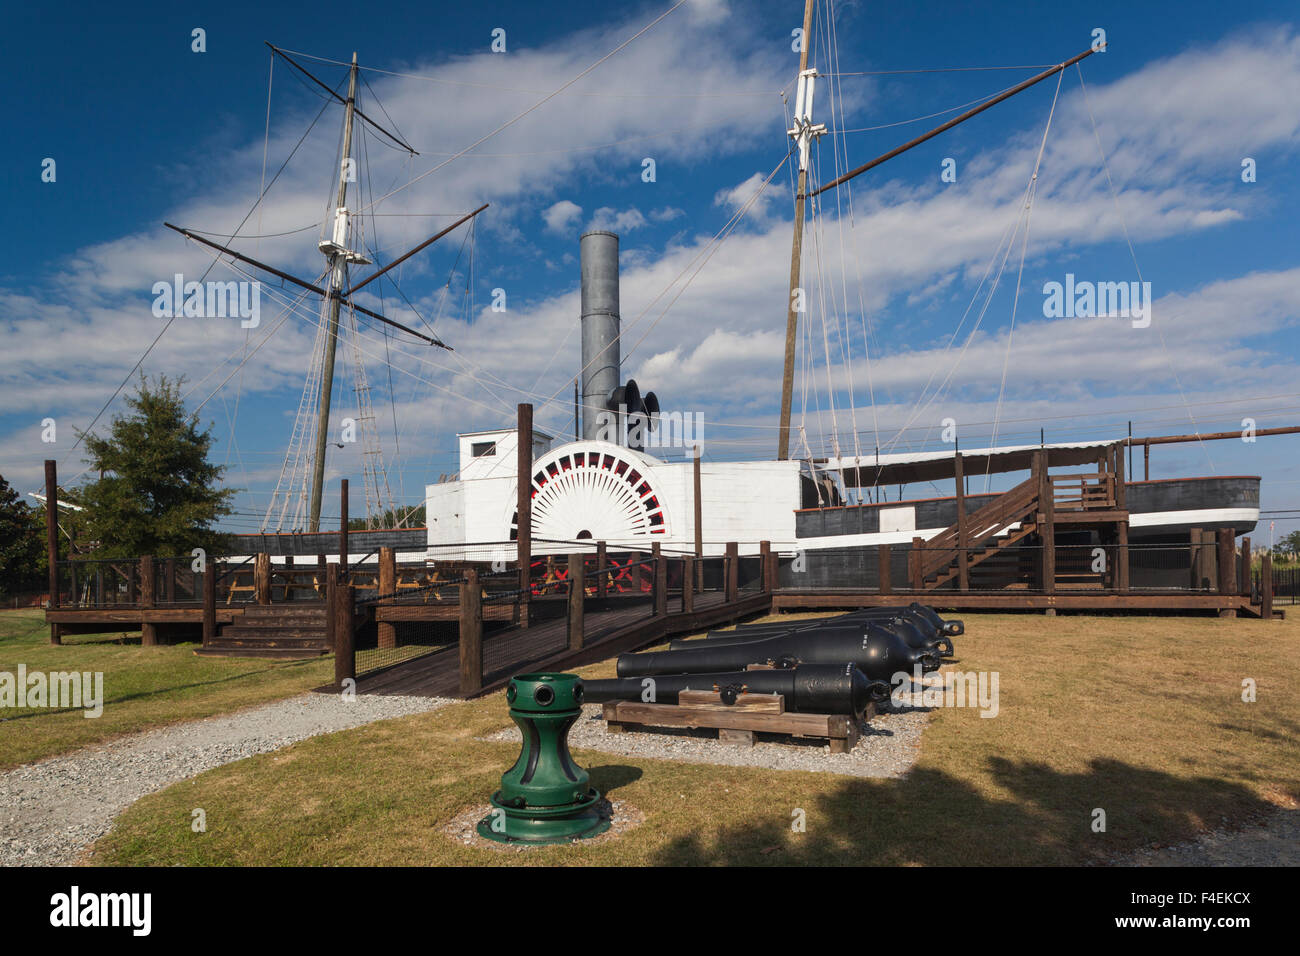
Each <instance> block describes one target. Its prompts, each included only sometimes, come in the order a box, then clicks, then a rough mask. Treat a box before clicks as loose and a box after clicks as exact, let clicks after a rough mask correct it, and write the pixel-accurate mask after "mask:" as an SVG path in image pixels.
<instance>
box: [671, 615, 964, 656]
mask: <svg viewBox="0 0 1300 956" xmlns="http://www.w3.org/2000/svg"><path fill="white" fill-rule="evenodd" d="M871 624H875V625H879V626H881V627H887V628H889V629H890V630H893V631H896V632H897V633H898V635H899V636H900V637H901V638H903V640H904V641H905V642H906V643H907V645H908V646H909V647H911V648H913V649H915V650H933V651H936V652H937V653H938V654H939V655H940V656H941V657H952V656H953V654H954V653H955V652H954V648H953V643H952V639H951V638H950V637H948V636H946V634H945V632H943V631H940V630H937V629H935V628H934V627H932V626H931V624H930V622H929V621H928V620H927V619H926V618H924V617H921V616H919V615H916V614H911V613H907V609H903V611H902V612H900V613H894V614H889V615H857V614H845V615H841V616H840V617H833V618H823V619H820V620H812V621H790V622H785V623H782V622H780V621H772V622H769V623H767V624H753V625H744V626H741V627H738V628H736V629H735V630H732V631H710V632H709V634H708V636H707V637H705V638H704V639H702V640H699V639H697V640H685V639H677V640H673V641H670V642H669V644H668V649H669V650H673V651H681V650H693V649H695V648H699V647H706V646H707V647H725V646H727V645H729V644H744V643H747V642H750V641H758V640H767V639H770V638H773V637H780V636H785V635H799V636H801V637H804V638H807V637H810V636H812V635H818V634H829V633H832V632H840V631H849V630H857V631H859V632H860V631H862V629H863V628H864V627H866V626H867V625H871Z"/></svg>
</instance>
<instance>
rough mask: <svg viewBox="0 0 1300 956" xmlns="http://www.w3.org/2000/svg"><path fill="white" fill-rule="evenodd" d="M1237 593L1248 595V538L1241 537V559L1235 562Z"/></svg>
mask: <svg viewBox="0 0 1300 956" xmlns="http://www.w3.org/2000/svg"><path fill="white" fill-rule="evenodd" d="M1237 593H1238V594H1240V595H1242V596H1243V597H1246V598H1249V597H1250V538H1242V539H1241V559H1240V561H1239V562H1238V564H1237Z"/></svg>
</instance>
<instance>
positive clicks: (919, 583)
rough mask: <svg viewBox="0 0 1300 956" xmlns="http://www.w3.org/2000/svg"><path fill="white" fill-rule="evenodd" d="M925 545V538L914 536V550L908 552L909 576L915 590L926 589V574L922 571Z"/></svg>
mask: <svg viewBox="0 0 1300 956" xmlns="http://www.w3.org/2000/svg"><path fill="white" fill-rule="evenodd" d="M924 547H925V539H923V538H921V537H918V536H915V535H914V536H913V537H912V550H911V551H909V552H907V570H908V577H909V578H910V579H911V581H912V590H913V591H923V590H925V580H924V575H923V574H922V572H921V549H922V548H924Z"/></svg>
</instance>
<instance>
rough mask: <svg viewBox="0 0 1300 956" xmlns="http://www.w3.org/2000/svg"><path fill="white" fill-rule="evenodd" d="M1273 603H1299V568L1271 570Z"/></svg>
mask: <svg viewBox="0 0 1300 956" xmlns="http://www.w3.org/2000/svg"><path fill="white" fill-rule="evenodd" d="M1273 603H1274V604H1297V603H1300V568H1274V569H1273Z"/></svg>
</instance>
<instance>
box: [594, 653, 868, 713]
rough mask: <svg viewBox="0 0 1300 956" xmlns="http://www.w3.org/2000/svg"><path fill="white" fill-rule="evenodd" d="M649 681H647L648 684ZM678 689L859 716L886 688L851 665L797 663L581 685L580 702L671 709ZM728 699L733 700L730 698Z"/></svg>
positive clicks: (806, 710) (796, 709) (800, 710)
mask: <svg viewBox="0 0 1300 956" xmlns="http://www.w3.org/2000/svg"><path fill="white" fill-rule="evenodd" d="M650 682H653V684H652V683H650ZM684 690H718V691H722V692H723V699H724V700H726V699H727V696H728V693H729V692H730V693H741V692H744V693H750V694H780V695H781V696H783V697H784V698H785V708H786V710H789V711H793V712H795V713H801V714H853V715H854V716H861V714H862V712H863V711H864V710H866V708H867V704H869V703H871V702H872V701H880V700H884V699H885V698H886V697H888V696H889V684H887V683H886V682H885V681H882V680H875V681H873V680H870V679H869V678H868V677H867V675H866V674H864V673H862V670H861V669H860V668H858V667H856V666H855V665H853V664H800V665H799V666H798V667H792V668H789V669H788V670H772V671H723V672H721V673H717V674H660V675H657V676H654V677H623V678H618V679H615V680H589V681H585V682H584V691H583V693H584V698H583V699H584V700H586V701H587V702H588V703H593V702H598V701H605V700H640V701H646V702H647V703H658V704H675V703H677V697H678V695H679V694H680V693H681V692H682V691H684ZM732 699H733V700H734V697H733V698H732Z"/></svg>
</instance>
